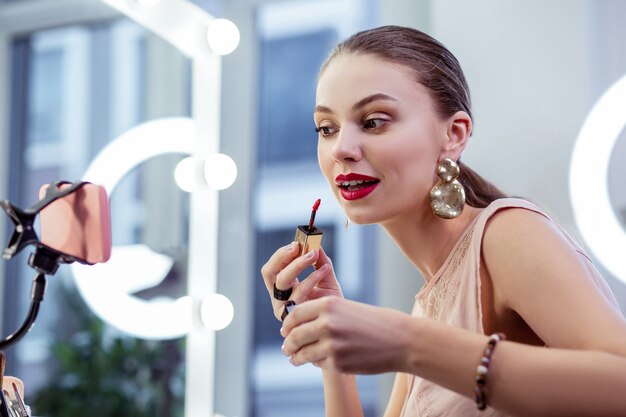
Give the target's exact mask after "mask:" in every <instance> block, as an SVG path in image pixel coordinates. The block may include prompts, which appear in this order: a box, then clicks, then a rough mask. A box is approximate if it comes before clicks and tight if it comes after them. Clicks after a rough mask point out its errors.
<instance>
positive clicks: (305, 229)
mask: <svg viewBox="0 0 626 417" xmlns="http://www.w3.org/2000/svg"><path fill="white" fill-rule="evenodd" d="M319 206H320V200H319V199H318V200H317V201H316V202H315V204H313V211H312V212H311V219H310V220H309V224H303V225H300V226H298V227H297V228H296V237H295V239H294V240H295V241H296V242H298V245H299V246H300V253H299V254H298V256H302V255H304V254H305V253H307V252H309V251H312V250H316V249H319V248H320V247H321V246H322V236H323V232H322V229H320V228H318V227H317V226H315V224H314V221H315V213H316V212H317V209H318V208H319Z"/></svg>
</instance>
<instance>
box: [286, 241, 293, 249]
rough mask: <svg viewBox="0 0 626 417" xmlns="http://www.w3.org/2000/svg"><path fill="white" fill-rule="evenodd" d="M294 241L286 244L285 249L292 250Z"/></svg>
mask: <svg viewBox="0 0 626 417" xmlns="http://www.w3.org/2000/svg"><path fill="white" fill-rule="evenodd" d="M295 244H296V242H291V243H290V244H288V245H287V246H285V249H287V250H292V249H293V247H294V246H295Z"/></svg>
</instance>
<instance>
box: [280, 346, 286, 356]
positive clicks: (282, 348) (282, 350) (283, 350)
mask: <svg viewBox="0 0 626 417" xmlns="http://www.w3.org/2000/svg"><path fill="white" fill-rule="evenodd" d="M280 351H281V352H283V354H285V345H284V344H283V345H282V346H281V347H280Z"/></svg>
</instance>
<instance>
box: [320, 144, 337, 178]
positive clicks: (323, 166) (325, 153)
mask: <svg viewBox="0 0 626 417" xmlns="http://www.w3.org/2000/svg"><path fill="white" fill-rule="evenodd" d="M317 162H318V164H319V166H320V170H321V171H322V174H324V177H326V180H327V181H328V182H329V183H331V182H332V181H333V178H331V177H332V174H333V173H332V166H333V164H332V156H331V154H330V149H329V147H328V146H324V143H323V142H321V141H319V142H318V144H317Z"/></svg>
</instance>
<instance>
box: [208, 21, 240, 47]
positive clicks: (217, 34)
mask: <svg viewBox="0 0 626 417" xmlns="http://www.w3.org/2000/svg"><path fill="white" fill-rule="evenodd" d="M206 34H207V40H208V42H209V47H210V48H211V51H213V53H216V54H217V55H228V54H230V53H231V52H232V51H234V50H235V48H237V45H239V29H237V26H236V25H235V24H234V23H233V22H231V21H230V20H228V19H215V20H213V21H212V22H211V23H209V27H208V28H207V32H206Z"/></svg>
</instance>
